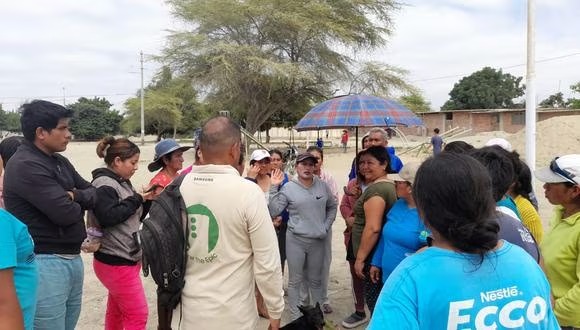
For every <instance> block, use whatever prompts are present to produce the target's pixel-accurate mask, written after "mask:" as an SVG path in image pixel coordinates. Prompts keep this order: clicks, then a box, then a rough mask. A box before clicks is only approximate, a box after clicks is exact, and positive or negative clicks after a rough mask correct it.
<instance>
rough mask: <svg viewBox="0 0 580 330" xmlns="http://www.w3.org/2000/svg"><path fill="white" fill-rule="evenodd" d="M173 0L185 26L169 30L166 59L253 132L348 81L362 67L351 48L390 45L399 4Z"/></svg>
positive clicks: (215, 106) (213, 106) (384, 0)
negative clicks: (277, 115) (388, 39)
mask: <svg viewBox="0 0 580 330" xmlns="http://www.w3.org/2000/svg"><path fill="white" fill-rule="evenodd" d="M168 3H169V5H170V6H171V8H172V12H173V15H174V16H175V17H177V18H178V19H180V20H181V21H182V22H184V23H185V26H186V28H184V29H183V30H181V31H174V32H173V33H172V34H171V35H170V38H169V43H168V46H167V47H166V49H165V50H164V55H163V57H162V58H161V59H162V60H163V61H164V62H165V63H167V64H169V65H170V66H171V67H172V69H173V70H174V71H177V72H179V73H180V74H183V75H186V76H188V77H191V78H192V82H193V83H194V84H195V85H196V87H199V88H200V90H202V91H203V92H202V93H203V95H204V96H205V97H204V101H205V102H206V103H207V109H208V110H209V111H211V112H213V111H220V110H228V111H230V112H231V114H232V117H234V118H237V119H238V120H240V122H242V124H243V125H244V126H245V127H246V129H247V130H248V131H250V132H251V133H254V132H255V131H256V130H258V129H259V128H260V126H262V125H263V124H264V123H266V122H267V121H268V119H269V118H270V117H271V116H272V115H273V114H275V113H279V112H284V111H287V112H292V113H294V112H297V113H304V112H305V111H306V110H308V109H309V108H310V107H311V106H312V105H314V104H315V103H318V102H320V101H323V100H326V99H327V98H329V97H330V96H332V95H333V92H332V91H333V90H335V89H336V87H337V86H340V85H341V84H345V83H346V84H348V83H349V82H350V81H351V79H352V78H353V77H354V76H356V73H355V72H357V70H356V69H355V67H354V65H353V64H354V59H353V58H352V57H351V56H350V55H346V54H354V53H356V52H357V51H360V50H364V51H369V50H372V49H376V48H377V47H380V46H382V45H384V43H385V39H384V37H386V36H388V35H390V33H391V26H392V22H391V17H390V14H391V13H392V11H393V10H395V9H397V6H398V4H397V3H396V2H395V1H392V0H338V1H311V0H292V1H279V0H246V1H239V0H168ZM339 50H340V51H339ZM367 90H370V89H367Z"/></svg>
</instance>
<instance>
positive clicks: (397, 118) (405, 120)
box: [294, 95, 424, 131]
mask: <svg viewBox="0 0 580 330" xmlns="http://www.w3.org/2000/svg"><path fill="white" fill-rule="evenodd" d="M423 125H424V124H423V121H422V120H421V119H420V118H419V117H417V116H416V115H415V114H414V113H413V112H412V111H411V110H409V109H407V108H406V107H404V106H403V105H401V104H399V103H397V102H395V101H392V100H387V99H383V98H380V97H376V96H370V95H347V96H340V97H336V98H333V99H330V100H328V101H325V102H322V103H320V104H318V105H317V106H315V107H314V108H312V109H311V110H310V111H308V113H307V114H306V115H305V116H304V117H303V118H302V119H300V121H299V122H298V124H297V125H296V126H295V127H294V128H296V130H298V131H307V130H317V129H321V128H345V127H376V126H378V127H384V126H423Z"/></svg>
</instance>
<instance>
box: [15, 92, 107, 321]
mask: <svg viewBox="0 0 580 330" xmlns="http://www.w3.org/2000/svg"><path fill="white" fill-rule="evenodd" d="M21 110H22V114H21V118H20V123H21V125H22V132H23V134H24V137H25V139H26V141H25V142H24V143H23V144H22V145H21V146H20V148H18V150H17V151H16V153H15V154H14V156H12V158H11V159H10V162H8V164H7V165H6V170H5V176H4V202H5V204H6V209H7V210H8V211H9V212H10V213H12V214H13V215H14V216H16V217H17V218H18V219H20V220H21V221H22V222H24V223H25V224H26V225H27V226H28V231H29V232H30V235H31V236H32V238H33V240H34V243H35V247H34V252H35V253H36V261H37V265H38V273H39V285H38V295H37V299H38V300H37V303H36V314H35V319H34V328H35V329H37V330H38V329H65V330H69V329H70V330H72V329H74V328H75V326H76V323H77V321H78V318H79V315H80V310H81V298H82V287H83V277H84V275H83V274H84V271H83V262H82V260H81V257H80V246H81V243H82V242H83V240H84V239H85V237H86V231H85V223H84V214H85V210H87V209H91V208H93V206H94V205H95V202H96V192H95V188H94V187H92V186H91V184H90V183H89V182H87V181H85V180H84V179H83V178H82V177H81V176H80V175H79V174H78V173H77V172H76V170H75V169H74V167H73V166H72V164H71V163H70V162H69V161H68V159H66V158H65V157H64V156H62V155H60V154H58V153H59V152H62V151H64V150H66V147H67V144H68V142H69V141H70V138H71V133H70V130H69V122H70V118H71V117H72V112H71V111H70V110H68V109H66V108H64V107H62V106H60V105H58V104H54V103H51V102H47V101H39V100H37V101H33V102H31V103H27V104H24V105H23V106H22V108H21Z"/></svg>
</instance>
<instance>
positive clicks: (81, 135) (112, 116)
mask: <svg viewBox="0 0 580 330" xmlns="http://www.w3.org/2000/svg"><path fill="white" fill-rule="evenodd" d="M111 106H112V104H111V102H109V101H108V100H107V99H105V98H100V97H94V98H92V99H88V98H86V97H81V98H79V99H78V100H77V102H76V103H73V104H70V105H68V108H69V109H71V110H72V111H73V118H72V120H71V128H72V132H73V134H74V137H75V139H78V140H91V141H94V140H98V139H101V138H103V137H104V136H106V135H115V134H119V132H120V124H121V121H122V120H123V117H122V116H121V115H120V114H119V112H117V111H115V110H112V109H111Z"/></svg>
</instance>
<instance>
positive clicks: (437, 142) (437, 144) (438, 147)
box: [431, 135, 443, 155]
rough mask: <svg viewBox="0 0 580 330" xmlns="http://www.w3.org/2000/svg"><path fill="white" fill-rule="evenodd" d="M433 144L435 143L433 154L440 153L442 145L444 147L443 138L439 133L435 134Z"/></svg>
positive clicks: (432, 138)
mask: <svg viewBox="0 0 580 330" xmlns="http://www.w3.org/2000/svg"><path fill="white" fill-rule="evenodd" d="M431 144H432V145H433V155H438V154H439V153H440V152H441V147H443V139H442V138H441V136H439V135H433V136H432V137H431Z"/></svg>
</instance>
